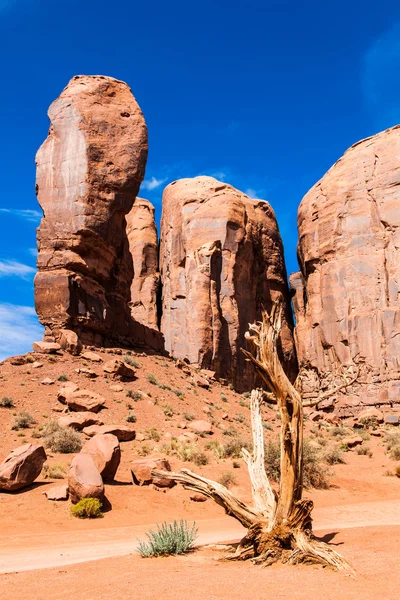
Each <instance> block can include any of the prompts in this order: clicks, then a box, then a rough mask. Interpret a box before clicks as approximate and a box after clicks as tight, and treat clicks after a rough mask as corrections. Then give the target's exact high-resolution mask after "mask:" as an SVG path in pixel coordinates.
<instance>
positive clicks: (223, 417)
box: [221, 413, 229, 421]
mask: <svg viewBox="0 0 400 600" xmlns="http://www.w3.org/2000/svg"><path fill="white" fill-rule="evenodd" d="M221 419H223V420H224V421H226V420H227V419H229V415H228V413H223V414H222V415H221Z"/></svg>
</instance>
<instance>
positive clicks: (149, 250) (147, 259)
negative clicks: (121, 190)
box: [126, 198, 160, 329]
mask: <svg viewBox="0 0 400 600" xmlns="http://www.w3.org/2000/svg"><path fill="white" fill-rule="evenodd" d="M126 224H127V226H126V231H127V235H128V241H129V251H130V254H131V256H132V260H133V270H134V277H133V280H132V285H131V303H130V307H131V314H132V317H133V318H134V319H135V320H136V321H138V322H139V323H142V324H143V325H146V326H147V327H150V328H152V329H158V316H157V294H158V289H159V286H160V273H159V271H158V236H157V228H156V224H155V221H154V206H153V205H152V204H151V202H149V201H148V200H144V199H143V198H137V199H136V201H135V204H134V205H133V207H132V210H131V211H130V212H129V213H128V214H127V216H126Z"/></svg>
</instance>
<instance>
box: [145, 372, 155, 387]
mask: <svg viewBox="0 0 400 600" xmlns="http://www.w3.org/2000/svg"><path fill="white" fill-rule="evenodd" d="M146 379H147V381H148V382H149V383H151V384H152V385H158V381H157V377H156V376H155V375H153V373H148V375H147V377H146Z"/></svg>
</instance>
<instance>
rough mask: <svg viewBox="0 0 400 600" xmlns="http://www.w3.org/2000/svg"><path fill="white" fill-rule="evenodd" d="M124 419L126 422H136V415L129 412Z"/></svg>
mask: <svg viewBox="0 0 400 600" xmlns="http://www.w3.org/2000/svg"><path fill="white" fill-rule="evenodd" d="M126 420H127V422H128V423H136V415H135V413H129V415H127V417H126Z"/></svg>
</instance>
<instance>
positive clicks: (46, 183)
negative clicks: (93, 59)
mask: <svg viewBox="0 0 400 600" xmlns="http://www.w3.org/2000/svg"><path fill="white" fill-rule="evenodd" d="M49 118H50V122H51V126H50V131H49V134H48V137H47V139H46V141H45V142H44V143H43V145H42V146H41V148H40V149H39V151H38V153H37V156H36V164H37V183H36V190H37V196H38V201H39V204H40V205H41V207H42V209H43V211H44V216H43V219H42V222H41V225H40V227H39V229H38V249H39V254H38V262H37V264H38V274H37V276H36V278H35V304H36V310H37V313H38V315H39V319H40V321H41V323H42V324H43V325H44V326H45V328H46V338H47V339H51V338H53V339H56V340H58V339H59V336H60V330H62V329H72V330H73V331H75V332H76V333H78V335H79V337H80V338H81V340H82V342H84V343H95V344H96V345H108V344H109V343H110V342H111V340H118V341H119V342H120V343H130V344H131V343H132V342H133V341H135V342H136V343H138V342H141V343H145V341H146V335H145V333H146V331H145V328H144V326H143V325H142V324H139V326H138V325H137V324H136V323H135V321H134V320H133V319H132V317H131V311H130V308H129V301H130V289H131V283H132V278H133V263H132V257H131V256H130V253H129V244H128V238H127V235H126V222H125V216H126V215H127V213H128V212H129V211H130V210H131V209H132V206H133V203H134V201H135V198H136V195H137V193H138V190H139V186H140V183H141V181H142V180H143V177H144V172H145V166H146V159H147V128H146V124H145V121H144V118H143V114H142V112H141V110H140V108H139V106H138V104H137V102H136V100H135V98H134V97H133V95H132V92H131V90H130V88H129V87H128V86H127V85H126V84H125V83H124V82H122V81H118V80H116V79H113V78H111V77H103V76H90V77H89V76H77V77H74V78H73V79H72V80H71V81H70V82H69V84H68V85H67V87H66V88H65V89H64V91H63V92H62V94H61V95H60V97H59V98H58V99H57V100H55V101H54V102H53V104H52V105H51V106H50V109H49ZM154 337H155V338H157V336H155V335H153V338H154Z"/></svg>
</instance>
